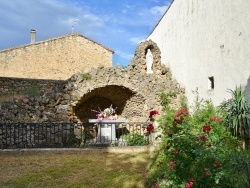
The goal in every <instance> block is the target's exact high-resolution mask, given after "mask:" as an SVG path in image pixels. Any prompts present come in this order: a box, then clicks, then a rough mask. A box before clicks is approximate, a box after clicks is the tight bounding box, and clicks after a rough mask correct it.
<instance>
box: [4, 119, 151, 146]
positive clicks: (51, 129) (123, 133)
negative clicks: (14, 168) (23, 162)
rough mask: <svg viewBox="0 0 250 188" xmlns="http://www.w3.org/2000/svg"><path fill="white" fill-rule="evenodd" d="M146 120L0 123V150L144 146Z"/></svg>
mask: <svg viewBox="0 0 250 188" xmlns="http://www.w3.org/2000/svg"><path fill="white" fill-rule="evenodd" d="M147 125H148V122H129V123H117V122H105V123H102V122H100V123H69V122H63V123H57V122H56V123H0V149H11V148H59V147H101V146H135V145H148V144H150V143H149V139H148V135H147V132H146V127H147Z"/></svg>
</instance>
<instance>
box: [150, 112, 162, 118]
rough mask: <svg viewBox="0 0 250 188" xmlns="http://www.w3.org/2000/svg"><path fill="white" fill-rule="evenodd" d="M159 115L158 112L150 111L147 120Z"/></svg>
mask: <svg viewBox="0 0 250 188" xmlns="http://www.w3.org/2000/svg"><path fill="white" fill-rule="evenodd" d="M157 114H158V115H159V114H160V113H159V111H158V110H152V111H150V113H149V118H153V117H154V116H155V115H157Z"/></svg>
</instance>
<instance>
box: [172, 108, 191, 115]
mask: <svg viewBox="0 0 250 188" xmlns="http://www.w3.org/2000/svg"><path fill="white" fill-rule="evenodd" d="M181 115H185V116H188V115H189V113H188V111H187V110H186V109H185V108H182V109H180V110H179V111H177V112H176V114H175V116H176V117H179V116H181Z"/></svg>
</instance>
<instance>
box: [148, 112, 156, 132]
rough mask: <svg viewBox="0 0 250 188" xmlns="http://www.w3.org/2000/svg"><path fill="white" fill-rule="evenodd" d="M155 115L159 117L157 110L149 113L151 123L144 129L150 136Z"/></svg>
mask: <svg viewBox="0 0 250 188" xmlns="http://www.w3.org/2000/svg"><path fill="white" fill-rule="evenodd" d="M156 115H159V111H158V110H152V111H150V112H149V121H150V122H152V123H150V124H149V125H148V126H147V128H146V130H147V133H148V134H150V133H151V132H153V131H154V125H153V122H154V121H155V116H156Z"/></svg>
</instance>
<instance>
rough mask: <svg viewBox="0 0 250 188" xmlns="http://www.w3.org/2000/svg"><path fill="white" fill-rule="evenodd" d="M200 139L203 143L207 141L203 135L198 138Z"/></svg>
mask: <svg viewBox="0 0 250 188" xmlns="http://www.w3.org/2000/svg"><path fill="white" fill-rule="evenodd" d="M200 139H201V140H203V141H207V140H208V139H207V137H206V136H205V135H201V136H200Z"/></svg>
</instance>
